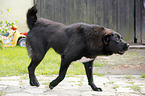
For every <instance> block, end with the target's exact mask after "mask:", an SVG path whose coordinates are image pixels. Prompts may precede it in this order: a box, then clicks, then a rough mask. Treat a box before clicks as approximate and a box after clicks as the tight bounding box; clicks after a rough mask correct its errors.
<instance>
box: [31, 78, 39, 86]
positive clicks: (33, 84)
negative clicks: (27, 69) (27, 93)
mask: <svg viewBox="0 0 145 96" xmlns="http://www.w3.org/2000/svg"><path fill="white" fill-rule="evenodd" d="M30 85H31V86H36V87H39V86H40V84H39V82H38V81H37V80H31V81H30Z"/></svg>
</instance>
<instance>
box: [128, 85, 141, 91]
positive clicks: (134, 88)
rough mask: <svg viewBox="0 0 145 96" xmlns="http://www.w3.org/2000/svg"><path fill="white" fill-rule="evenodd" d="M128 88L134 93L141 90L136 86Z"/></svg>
mask: <svg viewBox="0 0 145 96" xmlns="http://www.w3.org/2000/svg"><path fill="white" fill-rule="evenodd" d="M130 88H131V89H133V90H134V91H140V90H141V88H140V87H139V86H138V85H133V86H130Z"/></svg>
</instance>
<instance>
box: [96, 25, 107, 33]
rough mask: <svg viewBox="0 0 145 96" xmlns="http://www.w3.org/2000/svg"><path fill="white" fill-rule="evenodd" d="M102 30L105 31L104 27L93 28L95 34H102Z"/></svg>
mask: <svg viewBox="0 0 145 96" xmlns="http://www.w3.org/2000/svg"><path fill="white" fill-rule="evenodd" d="M104 29H105V27H103V26H98V27H95V28H94V30H95V31H97V32H102V31H103V30H104Z"/></svg>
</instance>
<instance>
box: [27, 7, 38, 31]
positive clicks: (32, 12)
mask: <svg viewBox="0 0 145 96" xmlns="http://www.w3.org/2000/svg"><path fill="white" fill-rule="evenodd" d="M36 6H37V5H34V6H33V7H32V8H30V9H29V10H28V12H27V25H28V28H29V29H30V30H31V29H32V28H33V26H34V25H35V22H36V21H37V15H36V13H37V8H36Z"/></svg>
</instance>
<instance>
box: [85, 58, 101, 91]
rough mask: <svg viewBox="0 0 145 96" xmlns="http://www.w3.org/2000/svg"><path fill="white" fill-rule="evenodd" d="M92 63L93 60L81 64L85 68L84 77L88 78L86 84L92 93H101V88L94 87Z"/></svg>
mask: <svg viewBox="0 0 145 96" xmlns="http://www.w3.org/2000/svg"><path fill="white" fill-rule="evenodd" d="M93 61H94V60H91V61H88V62H83V64H84V66H85V70H86V75H87V78H88V83H89V85H90V86H91V88H92V89H93V90H94V91H102V89H101V88H98V87H96V85H95V84H94V81H93Z"/></svg>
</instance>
